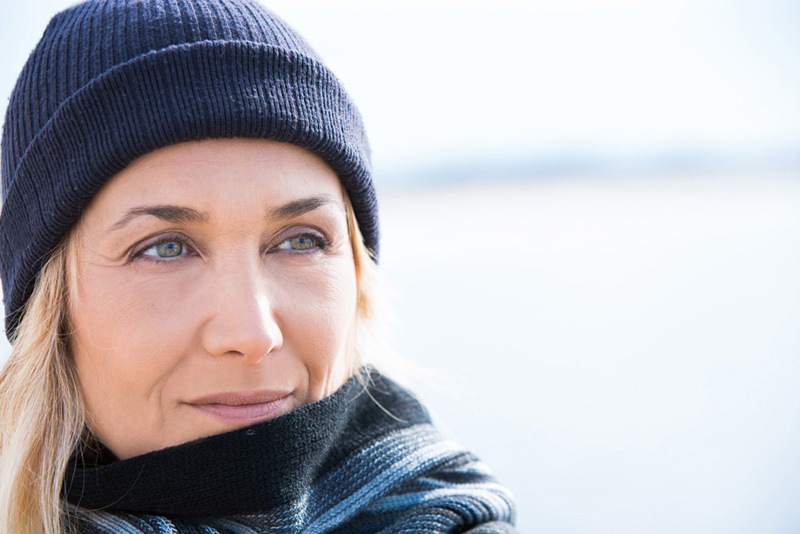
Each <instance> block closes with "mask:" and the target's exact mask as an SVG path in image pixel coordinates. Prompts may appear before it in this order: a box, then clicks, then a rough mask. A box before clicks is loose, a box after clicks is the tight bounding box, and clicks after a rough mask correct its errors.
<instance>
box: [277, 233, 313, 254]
mask: <svg viewBox="0 0 800 534" xmlns="http://www.w3.org/2000/svg"><path fill="white" fill-rule="evenodd" d="M318 241H320V239H319V238H317V237H315V236H312V235H307V234H303V235H297V236H294V237H290V238H289V239H287V240H286V241H283V242H282V243H281V244H279V245H278V246H277V247H275V248H277V249H278V250H293V251H297V252H305V251H308V250H312V249H315V248H317V247H319V243H318Z"/></svg>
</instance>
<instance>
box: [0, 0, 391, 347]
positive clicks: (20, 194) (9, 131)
mask: <svg viewBox="0 0 800 534" xmlns="http://www.w3.org/2000/svg"><path fill="white" fill-rule="evenodd" d="M232 137H245V138H263V139H271V140H275V141H283V142H287V143H292V144H294V145H297V146H300V147H303V148H305V149H307V150H310V151H311V152H314V153H315V154H317V155H319V156H320V157H321V158H322V159H324V160H325V161H326V162H327V163H328V164H329V165H330V166H331V168H333V170H334V171H335V172H336V173H337V174H338V175H339V178H340V179H341V181H342V184H343V185H344V187H345V189H346V190H347V192H348V194H349V196H350V200H351V202H352V204H353V208H354V211H355V214H356V218H357V220H358V224H359V229H360V230H361V233H362V234H363V236H364V241H365V244H366V245H367V247H368V248H370V249H371V250H372V251H373V252H375V253H377V248H378V212H377V201H376V196H375V190H374V186H373V182H372V174H371V165H370V156H369V146H368V142H367V137H366V133H365V131H364V126H363V122H362V120H361V116H360V114H359V112H358V110H357V109H356V108H355V106H354V104H353V103H352V101H351V100H350V98H349V96H348V95H347V94H346V92H345V90H344V88H343V87H342V84H341V83H340V82H339V81H338V80H337V78H336V77H335V76H334V75H333V73H332V72H331V71H330V70H329V69H328V68H327V67H326V66H325V65H324V64H323V63H322V61H321V60H320V59H319V57H318V56H317V54H316V53H315V52H314V51H313V50H312V49H311V48H310V47H309V46H308V44H307V43H306V42H305V41H304V40H303V39H302V38H301V37H300V36H299V35H298V34H297V32H295V31H294V30H293V29H292V28H291V27H289V26H288V25H287V24H286V23H285V22H283V21H282V20H280V19H279V18H278V17H276V16H275V15H274V14H272V13H271V12H269V11H268V10H266V9H265V8H264V7H262V6H261V5H260V4H259V3H257V2H256V1H255V0H89V1H87V2H84V3H81V4H78V5H76V6H74V7H72V8H70V9H67V10H66V11H63V12H61V13H59V14H57V15H56V16H55V17H53V19H52V20H51V21H50V24H49V25H48V26H47V29H46V30H45V32H44V35H43V36H42V38H41V40H40V41H39V44H38V45H37V46H36V48H35V49H34V50H33V52H32V53H31V56H30V58H29V59H28V62H27V63H26V65H25V67H24V68H23V70H22V73H21V74H20V76H19V79H18V80H17V84H16V86H15V88H14V91H13V92H12V94H11V98H10V101H9V106H8V110H7V113H6V120H5V124H4V126H3V138H2V145H1V147H2V160H1V161H2V195H3V206H2V212H1V213H0V274H1V275H2V282H3V299H4V303H5V313H6V333H7V335H8V336H9V337H11V335H12V334H13V332H14V331H15V330H16V327H17V326H18V324H19V321H20V320H21V315H22V313H23V310H24V306H25V303H26V302H27V300H28V298H29V297H30V295H31V293H32V291H33V285H34V283H35V280H36V276H37V274H38V272H39V270H40V269H41V267H42V265H43V263H44V262H45V261H46V259H47V258H48V256H49V254H50V253H51V251H52V250H53V249H54V247H55V246H56V245H58V243H59V242H60V241H61V239H62V238H63V236H64V235H65V234H66V233H67V231H68V230H69V229H70V227H71V226H72V225H73V224H74V223H75V222H76V221H77V220H78V218H79V217H80V215H81V213H82V211H83V209H84V207H85V206H86V205H87V204H88V202H89V201H90V200H91V198H92V197H93V196H94V195H95V194H96V193H97V192H98V191H99V190H100V188H101V187H102V186H103V185H104V184H105V183H106V182H107V181H108V180H109V179H110V178H111V177H112V176H113V175H115V174H116V173H118V172H119V171H121V170H122V169H124V168H125V167H126V166H128V164H130V163H131V162H132V161H133V160H134V159H135V158H137V157H139V156H141V155H143V154H146V153H148V152H150V151H152V150H155V149H157V148H160V147H164V146H167V145H171V144H174V143H179V142H183V141H190V140H198V139H205V138H232Z"/></svg>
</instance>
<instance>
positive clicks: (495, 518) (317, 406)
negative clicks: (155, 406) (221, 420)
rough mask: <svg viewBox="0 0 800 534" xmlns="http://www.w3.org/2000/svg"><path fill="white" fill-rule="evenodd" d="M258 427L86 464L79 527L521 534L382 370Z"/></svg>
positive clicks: (72, 486)
mask: <svg viewBox="0 0 800 534" xmlns="http://www.w3.org/2000/svg"><path fill="white" fill-rule="evenodd" d="M365 376H367V381H368V383H369V385H368V386H364V385H362V383H360V381H359V380H357V379H355V378H353V379H351V380H350V381H348V382H347V383H346V384H345V385H344V386H343V387H342V388H341V389H340V390H339V391H338V392H336V393H335V394H333V395H332V396H330V397H328V398H326V399H323V400H322V401H319V402H317V403H313V404H310V405H308V406H304V407H302V408H299V409H297V410H294V411H292V412H290V413H288V414H286V415H284V416H282V417H279V418H276V419H273V420H271V421H266V422H264V423H260V424H258V425H255V426H253V427H248V428H245V429H240V430H236V431H233V432H229V433H227V434H222V435H219V436H212V437H210V438H204V439H202V440H198V441H195V442H191V443H188V444H184V445H180V446H177V447H172V448H170V449H165V450H163V451H156V452H153V453H149V454H146V455H143V456H139V457H136V458H131V459H129V460H124V461H117V462H113V463H110V464H108V465H97V464H93V463H89V462H87V461H85V460H81V459H80V458H78V457H76V458H75V459H74V460H73V462H72V463H71V464H70V468H69V470H68V475H67V478H66V480H65V486H64V487H65V494H66V497H67V503H66V505H65V507H66V508H65V510H66V515H67V520H68V523H69V524H70V525H71V527H72V529H73V530H72V531H73V532H78V533H92V534H94V533H97V534H112V533H113V534H122V533H124V534H139V533H148V534H162V533H163V534H166V533H170V534H176V533H181V534H182V533H193V534H194V533H197V534H200V533H202V534H216V533H219V534H223V533H225V534H245V533H246V534H260V533H265V532H285V533H293V532H304V533H323V532H348V533H367V532H370V533H371V532H385V533H395V532H397V533H399V532H466V531H470V532H473V533H490V532H502V533H506V532H509V533H510V532H514V529H513V526H512V525H513V521H514V513H515V512H514V503H513V498H512V496H511V495H510V493H509V492H508V490H507V489H505V488H504V487H502V486H501V485H499V484H498V483H497V482H495V481H494V479H493V478H492V477H491V475H490V473H489V470H488V468H487V467H486V465H485V464H483V463H481V462H480V461H479V460H477V459H476V458H475V457H474V456H473V455H472V454H470V453H468V452H466V451H464V450H463V449H462V448H460V447H459V446H457V445H456V444H454V443H452V442H450V441H448V440H445V439H443V438H442V437H441V436H440V434H439V433H438V432H437V431H436V429H435V428H434V427H433V426H431V424H430V420H429V418H428V415H427V413H426V412H425V410H424V408H422V406H421V405H420V404H419V403H418V402H417V401H416V400H415V399H414V398H413V397H412V396H411V395H410V394H408V393H407V392H406V391H405V390H403V389H402V388H400V387H399V386H398V385H396V384H395V383H393V382H391V381H390V380H388V379H386V378H384V377H381V376H379V375H377V374H376V373H374V372H371V373H369V374H368V375H365Z"/></svg>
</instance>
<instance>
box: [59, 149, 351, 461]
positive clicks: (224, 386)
mask: <svg viewBox="0 0 800 534" xmlns="http://www.w3.org/2000/svg"><path fill="white" fill-rule="evenodd" d="M77 239H78V252H77V260H78V261H77V267H76V270H77V273H76V274H77V277H76V280H77V282H76V284H74V286H75V287H73V289H72V295H71V311H70V319H71V326H72V328H73V333H72V336H71V339H70V347H71V350H72V353H73V355H74V358H75V364H76V367H77V371H78V376H79V379H80V383H81V387H82V389H83V395H84V400H85V404H86V409H87V412H88V417H89V425H90V428H91V429H92V431H93V432H94V433H95V435H96V436H97V437H98V438H99V439H100V440H101V441H102V442H103V443H104V444H105V445H106V446H107V447H108V448H109V449H111V451H112V452H114V454H116V455H117V456H118V457H119V458H122V459H124V458H129V457H131V456H136V455H139V454H143V453H146V452H150V451H153V450H157V449H161V448H164V447H168V446H172V445H177V444H180V443H184V442H187V441H191V440H194V439H197V438H200V437H203V436H208V435H211V434H217V433H221V432H226V431H229V430H233V429H235V428H239V427H242V426H246V425H250V424H253V423H256V422H259V421H264V420H267V419H270V418H273V417H276V416H278V415H281V414H283V413H286V412H288V411H290V410H292V409H294V408H297V407H298V406H301V405H304V404H307V403H309V402H313V401H316V400H319V399H322V398H323V397H325V396H327V395H329V394H331V393H333V392H334V391H335V390H336V389H338V387H339V386H341V385H342V384H343V383H344V381H345V380H346V378H347V374H348V369H347V359H348V358H347V357H346V356H347V353H348V351H349V350H350V343H349V337H350V333H351V328H353V326H354V321H355V316H356V277H355V269H354V265H353V254H352V249H351V246H350V240H349V237H348V231H347V219H346V215H345V208H344V202H343V198H342V191H341V187H340V184H339V180H338V178H337V176H336V174H335V173H334V172H333V170H332V169H331V168H330V167H328V166H327V165H326V164H325V163H324V162H323V161H322V160H321V159H320V158H319V157H317V156H316V155H314V154H312V153H310V152H308V151H305V150H303V149H301V148H298V147H295V146H292V145H287V144H282V143H276V142H271V141H264V140H245V139H227V140H205V141H198V142H190V143H183V144H179V145H175V146H171V147H168V148H164V149H160V150H157V151H155V152H152V153H150V154H147V155H146V156H143V157H141V158H139V159H138V160H136V161H135V162H133V164H131V165H130V166H129V167H128V168H126V169H125V170H124V171H122V172H120V173H119V174H118V175H117V176H115V177H114V178H113V179H112V180H111V181H110V182H109V183H108V184H107V185H106V186H105V187H104V188H103V189H102V190H101V191H100V192H99V193H98V194H97V195H96V197H95V198H94V199H93V200H92V202H91V204H90V205H89V207H88V208H87V209H86V210H85V212H84V214H83V216H82V218H81V220H80V223H79V226H78V234H77Z"/></svg>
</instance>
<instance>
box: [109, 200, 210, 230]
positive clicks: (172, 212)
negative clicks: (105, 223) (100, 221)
mask: <svg viewBox="0 0 800 534" xmlns="http://www.w3.org/2000/svg"><path fill="white" fill-rule="evenodd" d="M142 215H152V216H153V217H157V218H159V219H161V220H163V221H167V222H171V223H185V222H201V223H205V222H208V220H209V217H208V215H207V214H205V213H202V212H199V211H197V210H194V209H192V208H187V207H185V206H172V205H168V204H167V205H158V206H139V207H136V208H131V209H129V210H128V211H127V212H125V215H124V216H123V217H122V218H121V219H120V220H118V221H117V222H115V223H114V224H113V226H112V227H111V228H112V229H117V228H120V227H122V226H125V225H126V224H127V223H128V222H130V221H131V220H132V219H135V218H136V217H141V216H142Z"/></svg>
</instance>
